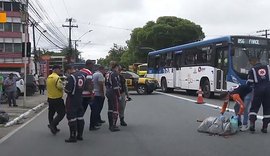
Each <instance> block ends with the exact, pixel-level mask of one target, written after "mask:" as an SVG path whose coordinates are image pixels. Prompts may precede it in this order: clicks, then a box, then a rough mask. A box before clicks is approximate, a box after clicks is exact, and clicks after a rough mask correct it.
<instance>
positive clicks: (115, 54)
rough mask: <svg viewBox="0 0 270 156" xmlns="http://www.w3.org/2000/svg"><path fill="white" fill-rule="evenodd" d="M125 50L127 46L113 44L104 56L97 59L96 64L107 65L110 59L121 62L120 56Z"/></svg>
mask: <svg viewBox="0 0 270 156" xmlns="http://www.w3.org/2000/svg"><path fill="white" fill-rule="evenodd" d="M126 51H127V47H122V46H119V45H117V44H113V47H112V48H111V49H110V51H109V52H108V55H107V56H106V57H105V58H101V59H98V61H97V62H98V64H101V65H103V66H109V63H110V61H112V60H113V61H117V62H121V56H122V55H123V54H124V53H125V52H126Z"/></svg>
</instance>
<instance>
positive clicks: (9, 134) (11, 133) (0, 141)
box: [0, 107, 48, 144]
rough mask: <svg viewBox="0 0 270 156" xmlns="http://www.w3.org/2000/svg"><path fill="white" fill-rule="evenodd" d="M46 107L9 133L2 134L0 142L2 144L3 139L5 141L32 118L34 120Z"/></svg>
mask: <svg viewBox="0 0 270 156" xmlns="http://www.w3.org/2000/svg"><path fill="white" fill-rule="evenodd" d="M47 109H48V107H45V108H44V109H43V110H42V111H41V112H39V113H38V114H36V115H35V116H34V117H33V118H31V119H29V120H28V121H27V122H25V123H24V124H22V125H21V126H20V127H18V128H16V129H14V130H13V131H11V132H10V133H8V134H7V135H6V136H4V137H3V138H1V139H0V144H2V143H3V142H4V141H6V140H7V139H8V138H10V137H11V136H12V135H14V134H15V133H16V132H18V131H19V130H20V129H22V128H23V127H24V126H26V125H27V124H29V123H30V122H32V121H33V120H35V119H36V118H37V117H38V116H39V115H41V114H42V113H43V112H45V111H46V110H47Z"/></svg>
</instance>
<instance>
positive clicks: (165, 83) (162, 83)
mask: <svg viewBox="0 0 270 156" xmlns="http://www.w3.org/2000/svg"><path fill="white" fill-rule="evenodd" d="M167 90H168V88H167V81H166V79H164V78H163V79H162V80H161V91H162V92H164V93H166V92H167Z"/></svg>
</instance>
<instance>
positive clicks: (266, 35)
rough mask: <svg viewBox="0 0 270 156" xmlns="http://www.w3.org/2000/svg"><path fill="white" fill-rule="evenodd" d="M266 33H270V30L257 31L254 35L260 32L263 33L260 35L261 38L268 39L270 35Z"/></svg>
mask: <svg viewBox="0 0 270 156" xmlns="http://www.w3.org/2000/svg"><path fill="white" fill-rule="evenodd" d="M268 31H270V29H265V30H259V31H257V32H256V33H262V32H264V34H262V35H261V36H265V38H268V35H270V34H268Z"/></svg>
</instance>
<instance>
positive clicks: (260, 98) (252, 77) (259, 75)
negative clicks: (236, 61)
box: [247, 57, 270, 133]
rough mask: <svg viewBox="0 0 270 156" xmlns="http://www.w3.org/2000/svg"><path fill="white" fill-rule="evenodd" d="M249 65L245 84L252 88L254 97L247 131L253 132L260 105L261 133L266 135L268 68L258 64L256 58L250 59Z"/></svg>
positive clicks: (269, 108)
mask: <svg viewBox="0 0 270 156" xmlns="http://www.w3.org/2000/svg"><path fill="white" fill-rule="evenodd" d="M249 62H250V64H251V65H253V67H252V68H251V70H250V71H249V72H248V80H247V84H248V85H251V86H253V90H254V95H253V101H252V103H251V107H250V111H249V121H250V127H249V130H250V131H251V132H252V133H254V132H255V122H256V120H257V113H258V111H259V109H260V107H261V105H262V107H263V119H262V121H263V126H262V129H261V132H262V133H267V127H268V124H269V122H270V66H269V65H263V64H261V63H260V62H258V59H257V57H250V60H249Z"/></svg>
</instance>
